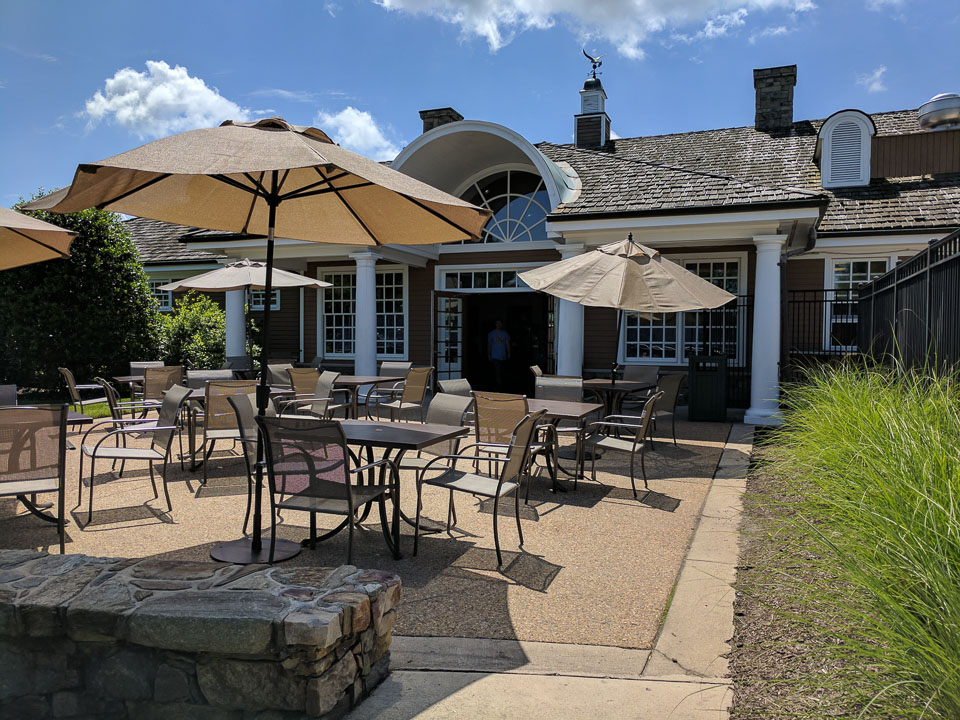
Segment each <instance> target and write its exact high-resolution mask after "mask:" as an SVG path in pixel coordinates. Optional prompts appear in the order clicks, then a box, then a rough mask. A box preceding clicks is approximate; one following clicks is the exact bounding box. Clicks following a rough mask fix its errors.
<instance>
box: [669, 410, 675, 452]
mask: <svg viewBox="0 0 960 720" xmlns="http://www.w3.org/2000/svg"><path fill="white" fill-rule="evenodd" d="M670 432H672V433H673V446H674V447H677V411H676V410H674V411H673V413H671V415H670Z"/></svg>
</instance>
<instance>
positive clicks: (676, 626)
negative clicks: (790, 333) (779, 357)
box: [349, 425, 753, 720]
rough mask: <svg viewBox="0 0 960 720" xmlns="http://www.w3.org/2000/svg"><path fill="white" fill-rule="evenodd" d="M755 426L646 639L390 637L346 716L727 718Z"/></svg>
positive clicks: (728, 455)
mask: <svg viewBox="0 0 960 720" xmlns="http://www.w3.org/2000/svg"><path fill="white" fill-rule="evenodd" d="M752 442H753V428H752V427H751V426H747V425H734V426H733V427H732V429H731V431H730V435H729V437H728V439H727V443H726V445H725V447H724V451H723V454H722V456H721V458H720V462H719V464H718V466H717V471H716V473H715V475H714V479H713V482H712V484H711V486H710V490H709V492H708V493H707V496H706V499H705V500H704V503H703V507H702V508H701V513H700V521H699V524H698V526H697V530H696V532H695V533H694V535H693V539H692V541H691V543H690V548H689V550H688V552H687V555H686V558H685V560H684V563H683V566H682V568H681V570H680V575H679V578H678V580H677V584H676V587H675V590H674V594H673V598H672V601H671V603H670V607H669V610H668V611H667V615H666V619H665V620H664V623H663V627H662V629H661V631H660V634H659V636H658V638H657V641H656V644H655V645H654V647H653V648H652V649H649V650H642V649H641V650H629V649H624V648H614V647H605V646H596V645H591V646H587V645H568V644H561V643H543V642H522V641H515V640H483V639H472V638H438V637H434V638H431V637H419V638H417V637H395V638H394V641H393V646H392V648H391V653H392V660H391V668H392V673H391V675H390V677H389V678H388V679H387V680H386V681H384V682H383V683H382V684H381V685H380V686H379V687H378V688H377V689H376V690H375V691H374V693H373V695H372V696H371V697H370V698H369V699H368V700H366V701H365V702H364V703H363V704H362V705H361V706H360V707H359V708H357V710H355V711H354V712H353V713H352V714H351V715H350V716H349V718H350V720H373V719H374V718H378V719H380V720H410V719H412V718H417V719H418V720H435V719H436V720H439V719H440V718H443V719H446V718H456V717H462V718H471V720H473V719H484V720H486V719H491V720H492V719H494V718H516V717H524V718H551V719H552V718H556V717H562V718H596V717H603V718H609V719H610V720H620V719H621V718H622V719H623V720H627V719H630V720H647V719H650V720H664V719H667V718H670V719H671V720H701V719H703V720H707V719H708V718H709V720H725V718H727V717H728V709H729V707H730V702H731V700H732V694H733V692H732V688H731V686H730V680H729V679H728V678H727V659H726V654H727V652H729V649H730V648H729V645H728V644H727V642H728V640H729V639H730V638H731V637H732V635H733V600H734V590H733V587H732V585H733V582H734V580H735V576H736V565H737V561H738V554H739V542H738V538H739V524H740V513H741V508H742V495H743V491H744V489H745V487H746V480H745V478H746V474H747V464H748V462H749V458H750V453H751V450H752Z"/></svg>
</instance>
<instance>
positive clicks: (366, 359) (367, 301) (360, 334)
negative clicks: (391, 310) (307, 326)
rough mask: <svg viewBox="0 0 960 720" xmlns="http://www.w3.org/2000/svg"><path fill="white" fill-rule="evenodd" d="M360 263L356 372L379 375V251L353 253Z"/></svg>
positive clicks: (356, 326)
mask: <svg viewBox="0 0 960 720" xmlns="http://www.w3.org/2000/svg"><path fill="white" fill-rule="evenodd" d="M350 257H352V258H353V259H354V260H355V261H356V263H357V305H356V309H357V314H356V320H355V329H354V342H355V345H354V360H353V364H354V374H355V375H376V374H377V258H378V257H379V256H378V255H377V254H376V253H372V252H356V253H351V254H350Z"/></svg>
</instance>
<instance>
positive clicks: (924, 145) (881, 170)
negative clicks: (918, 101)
mask: <svg viewBox="0 0 960 720" xmlns="http://www.w3.org/2000/svg"><path fill="white" fill-rule="evenodd" d="M871 143H872V147H871V149H870V177H875V178H887V177H914V176H917V175H933V174H935V173H952V172H960V130H940V131H938V132H919V133H910V134H909V135H883V136H874V137H873V139H872V141H871Z"/></svg>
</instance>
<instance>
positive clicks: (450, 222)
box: [397, 193, 489, 237]
mask: <svg viewBox="0 0 960 720" xmlns="http://www.w3.org/2000/svg"><path fill="white" fill-rule="evenodd" d="M397 194H398V195H399V196H400V197H402V198H405V199H407V200H409V201H410V202H412V203H413V204H414V205H416V206H417V207H418V208H420V209H421V210H426V211H427V212H428V213H430V214H431V215H433V216H434V217H435V218H438V219H440V220H443V222H445V223H446V224H447V225H449V226H450V227H452V228H456V229H457V230H459V231H460V232H462V233H466V234H467V235H468V236H470V237H476V234H475V233H473V232H471V231H470V230H467V229H466V228H464V227H462V226H460V225H458V224H457V223H455V222H454V221H453V220H451V219H450V218H448V217H445V216H444V215H443V214H442V213H438V212H437V211H436V210H434V209H433V208H432V207H429V206H427V205H425V204H423V203H422V202H420V201H419V200H417V199H416V198H412V197H410V196H409V195H404V194H403V193H397ZM488 219H489V218H488Z"/></svg>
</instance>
